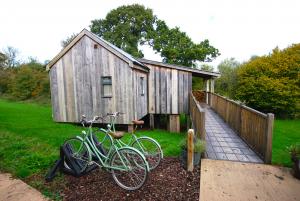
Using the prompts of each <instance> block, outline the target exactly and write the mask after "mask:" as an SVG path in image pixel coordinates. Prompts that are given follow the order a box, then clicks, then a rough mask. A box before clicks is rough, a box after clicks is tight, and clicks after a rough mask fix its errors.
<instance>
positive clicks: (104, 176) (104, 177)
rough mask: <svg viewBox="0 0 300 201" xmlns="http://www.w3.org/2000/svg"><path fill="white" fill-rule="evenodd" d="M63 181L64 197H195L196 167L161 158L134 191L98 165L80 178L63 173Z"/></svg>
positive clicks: (148, 198) (197, 178) (196, 194)
mask: <svg viewBox="0 0 300 201" xmlns="http://www.w3.org/2000/svg"><path fill="white" fill-rule="evenodd" d="M66 181H67V184H66V188H65V190H64V192H63V198H64V200H72V201H73V200H130V201H131V200H164V201H165V200H172V201H175V200H198V199H199V190H200V168H199V167H195V169H194V171H193V172H187V171H186V170H185V169H183V167H182V166H181V163H180V160H179V159H178V158H171V157H167V158H164V159H163V161H162V162H161V164H160V165H159V166H158V167H157V168H156V169H155V170H153V171H152V172H150V173H149V177H148V180H147V181H146V183H145V184H144V186H143V187H142V188H140V189H139V190H136V191H126V190H123V189H122V188H120V187H119V186H118V185H117V184H115V182H114V180H113V178H112V176H111V174H110V173H108V172H106V171H104V170H100V169H97V170H94V171H93V172H91V173H90V174H88V175H85V176H83V177H80V178H75V177H72V176H66Z"/></svg>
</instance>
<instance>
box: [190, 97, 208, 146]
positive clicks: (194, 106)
mask: <svg viewBox="0 0 300 201" xmlns="http://www.w3.org/2000/svg"><path fill="white" fill-rule="evenodd" d="M190 115H191V121H192V124H193V128H194V130H195V134H196V136H197V137H199V138H200V139H202V140H205V111H204V109H203V108H201V106H200V104H199V102H198V101H197V100H196V98H195V97H194V96H193V93H190Z"/></svg>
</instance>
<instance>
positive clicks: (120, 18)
mask: <svg viewBox="0 0 300 201" xmlns="http://www.w3.org/2000/svg"><path fill="white" fill-rule="evenodd" d="M90 28H91V31H92V32H93V33H96V34H97V35H99V36H101V37H103V38H104V39H106V40H108V41H110V42H111V43H113V44H114V45H116V46H117V47H119V48H121V49H123V50H124V51H126V52H128V53H130V54H132V55H133V56H135V57H143V56H144V55H143V52H142V51H141V50H139V49H138V47H139V45H140V46H142V45H149V46H151V47H152V48H153V50H154V51H156V52H157V53H160V55H161V57H162V58H163V61H164V62H166V63H171V64H179V65H184V66H196V62H197V61H211V60H212V59H214V58H216V57H217V56H218V55H219V51H218V49H216V48H214V47H213V46H211V45H210V44H209V41H208V40H204V41H202V42H200V43H199V44H195V43H193V41H192V40H191V38H190V37H188V35H187V34H186V33H185V32H182V31H180V29H179V28H178V27H175V28H169V27H168V26H167V25H166V23H165V22H164V21H163V20H159V19H157V17H156V16H155V15H153V12H152V10H151V9H149V8H145V7H144V6H142V5H138V4H133V5H128V6H121V7H118V8H117V9H114V10H112V11H111V12H109V13H108V14H107V16H106V18H105V19H99V20H93V21H92V24H91V25H90Z"/></svg>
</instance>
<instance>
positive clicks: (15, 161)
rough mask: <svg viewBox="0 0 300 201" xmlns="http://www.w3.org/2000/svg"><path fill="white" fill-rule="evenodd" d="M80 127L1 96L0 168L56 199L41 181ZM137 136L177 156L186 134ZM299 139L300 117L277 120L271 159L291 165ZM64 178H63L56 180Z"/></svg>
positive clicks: (47, 109)
mask: <svg viewBox="0 0 300 201" xmlns="http://www.w3.org/2000/svg"><path fill="white" fill-rule="evenodd" d="M81 130H82V127H80V126H76V125H73V124H63V123H55V122H53V120H52V117H51V107H50V106H42V105H37V104H33V103H20V102H11V101H7V100H1V99H0V170H1V171H7V172H10V173H12V174H13V175H14V176H17V177H19V178H22V179H24V180H26V179H28V178H32V177H34V180H30V182H29V183H30V184H31V185H33V186H34V187H36V188H38V189H39V190H41V191H42V192H43V193H44V194H47V195H49V196H51V197H52V198H53V195H52V193H53V192H51V189H50V190H49V188H47V187H45V185H44V183H43V181H42V180H43V178H44V175H45V173H46V172H47V170H48V168H49V167H50V166H51V165H52V164H53V162H54V161H55V160H56V159H57V158H58V155H59V146H60V145H61V144H62V143H63V142H64V140H65V139H66V138H68V137H72V136H75V135H77V134H79V133H80V131H81ZM138 135H146V136H150V137H153V138H154V139H156V140H157V141H158V142H159V143H160V145H161V146H162V149H163V152H164V155H165V156H178V155H179V153H180V147H179V146H178V144H179V143H180V141H181V140H182V139H183V138H184V137H185V135H184V134H176V133H169V132H167V131H164V130H154V131H147V130H145V131H141V132H140V133H139V134H138ZM127 138H128V136H127ZM125 139H126V137H125ZM297 142H298V143H299V142H300V120H276V121H275V126H274V134H273V158H272V162H273V163H274V164H278V165H285V166H290V165H291V161H290V157H289V154H288V152H287V150H286V147H287V146H290V145H291V144H294V143H297ZM62 180H63V179H62V177H60V178H59V179H57V181H58V182H61V181H62ZM61 183H63V182H61ZM54 185H56V184H54ZM54 198H55V197H54Z"/></svg>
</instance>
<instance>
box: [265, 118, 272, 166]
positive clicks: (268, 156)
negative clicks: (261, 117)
mask: <svg viewBox="0 0 300 201" xmlns="http://www.w3.org/2000/svg"><path fill="white" fill-rule="evenodd" d="M273 124H274V114H272V113H268V114H267V128H266V141H265V144H266V147H265V157H264V158H265V163H268V164H270V163H271V162H272V138H273Z"/></svg>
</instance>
